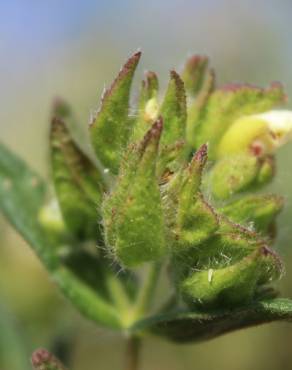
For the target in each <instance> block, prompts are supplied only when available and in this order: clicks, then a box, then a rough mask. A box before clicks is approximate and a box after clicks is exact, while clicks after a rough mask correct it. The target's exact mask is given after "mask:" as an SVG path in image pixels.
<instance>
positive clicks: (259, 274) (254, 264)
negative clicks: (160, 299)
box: [181, 246, 281, 308]
mask: <svg viewBox="0 0 292 370" xmlns="http://www.w3.org/2000/svg"><path fill="white" fill-rule="evenodd" d="M280 273H281V271H280V268H279V265H278V259H277V257H276V256H275V255H274V253H272V252H271V251H270V249H268V248H267V247H266V246H262V247H259V248H258V249H257V250H255V251H254V252H252V253H251V254H249V255H248V256H246V257H244V258H243V259H241V260H240V261H238V262H236V263H234V264H232V265H230V266H227V267H224V268H219V269H216V268H209V269H208V270H204V271H198V272H194V273H193V274H192V275H190V276H189V277H188V278H187V279H186V280H185V281H184V282H183V283H182V285H181V290H182V293H183V294H185V295H186V296H187V299H188V300H190V301H191V302H193V303H194V304H197V305H202V306H204V307H210V308H213V307H220V306H225V307H226V306H229V307H233V306H236V305H241V304H245V303H247V302H249V301H250V300H251V299H253V298H254V295H255V293H256V288H257V286H258V284H259V283H261V284H264V283H267V282H268V281H269V280H272V279H274V278H276V277H279V274H280Z"/></svg>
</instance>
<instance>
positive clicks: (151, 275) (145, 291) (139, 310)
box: [134, 263, 161, 317]
mask: <svg viewBox="0 0 292 370" xmlns="http://www.w3.org/2000/svg"><path fill="white" fill-rule="evenodd" d="M160 269H161V264H160V263H155V264H153V265H151V266H150V270H149V272H148V276H146V278H145V280H144V283H143V285H142V287H141V289H140V292H139V295H138V298H137V301H136V305H135V309H134V312H135V315H134V316H135V317H140V316H142V315H144V313H145V312H146V311H147V310H148V309H149V308H150V306H151V303H152V302H153V299H154V292H155V288H156V286H157V281H158V276H159V273H160Z"/></svg>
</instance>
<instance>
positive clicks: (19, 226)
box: [0, 144, 121, 328]
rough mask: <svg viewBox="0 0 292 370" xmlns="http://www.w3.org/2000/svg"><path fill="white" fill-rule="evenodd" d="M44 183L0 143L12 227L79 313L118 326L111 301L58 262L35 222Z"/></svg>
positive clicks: (3, 192) (3, 197) (0, 173)
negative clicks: (27, 244)
mask: <svg viewBox="0 0 292 370" xmlns="http://www.w3.org/2000/svg"><path fill="white" fill-rule="evenodd" d="M44 194H45V185H44V182H43V181H42V180H41V178H40V177H39V176H38V175H37V174H36V173H35V172H34V171H32V170H30V169H29V168H28V167H27V165H26V164H25V163H24V162H23V161H22V160H21V159H19V158H18V157H16V156H15V155H14V154H12V153H11V152H10V151H9V150H8V149H6V148H5V147H4V146H3V145H2V144H0V208H1V210H2V211H3V213H4V215H5V216H6V217H7V219H8V220H9V221H10V222H11V223H12V225H13V226H14V227H15V228H16V230H17V231H18V232H19V233H20V234H21V235H22V236H23V237H24V239H25V240H26V241H27V242H28V243H29V244H30V245H31V247H32V248H33V250H34V251H35V252H36V254H37V255H38V256H39V258H40V259H41V260H42V262H43V263H44V264H45V266H46V268H47V269H48V270H49V272H50V274H51V276H52V278H53V280H54V281H55V282H56V283H57V284H58V285H59V287H60V288H61V290H62V292H63V294H64V295H65V296H66V297H67V298H68V299H69V300H70V301H71V303H72V304H73V305H74V306H76V307H77V309H78V310H79V311H81V312H82V313H83V315H84V316H85V317H87V318H89V319H91V320H93V321H95V322H97V323H98V324H100V325H103V326H107V327H111V328H118V327H120V325H121V324H120V322H119V318H118V314H117V312H116V310H115V309H114V308H113V307H112V305H111V303H109V302H108V301H106V300H104V299H103V298H102V296H101V295H100V294H99V292H98V291H97V290H96V289H93V288H92V287H91V286H89V285H87V283H86V281H84V280H82V279H80V278H79V277H77V276H76V275H75V273H74V271H72V270H70V268H68V267H66V266H62V265H61V261H60V258H59V256H58V255H57V254H56V248H55V246H53V245H51V244H50V243H49V241H48V238H47V236H46V233H45V232H44V230H43V229H42V227H41V225H40V224H39V222H38V212H39V210H40V208H41V207H42V205H43V198H44Z"/></svg>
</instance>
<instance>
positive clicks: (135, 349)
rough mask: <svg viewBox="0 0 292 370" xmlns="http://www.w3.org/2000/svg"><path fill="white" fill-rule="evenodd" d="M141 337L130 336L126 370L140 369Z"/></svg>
mask: <svg viewBox="0 0 292 370" xmlns="http://www.w3.org/2000/svg"><path fill="white" fill-rule="evenodd" d="M140 348H141V339H140V338H138V337H130V338H129V339H128V341H127V350H126V368H125V370H138V365H139V352H140Z"/></svg>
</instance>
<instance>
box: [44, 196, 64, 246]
mask: <svg viewBox="0 0 292 370" xmlns="http://www.w3.org/2000/svg"><path fill="white" fill-rule="evenodd" d="M38 220H39V222H40V224H41V225H42V227H43V228H44V230H45V232H46V234H47V236H48V238H50V239H51V240H52V241H55V242H60V241H62V240H64V236H65V235H66V233H67V231H66V225H65V223H64V220H63V216H62V213H61V210H60V207H59V203H58V201H57V200H56V199H52V200H51V201H50V202H49V203H48V204H46V205H45V206H43V207H42V208H41V210H40V212H39V215H38Z"/></svg>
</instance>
